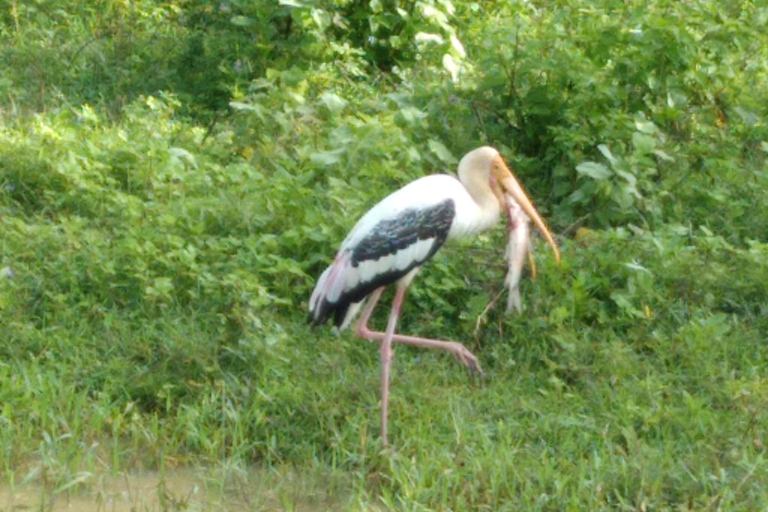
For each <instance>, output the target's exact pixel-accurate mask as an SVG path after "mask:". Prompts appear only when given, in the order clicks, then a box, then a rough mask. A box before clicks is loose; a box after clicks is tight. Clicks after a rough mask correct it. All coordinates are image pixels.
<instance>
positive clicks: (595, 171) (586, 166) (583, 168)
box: [576, 162, 612, 180]
mask: <svg viewBox="0 0 768 512" xmlns="http://www.w3.org/2000/svg"><path fill="white" fill-rule="evenodd" d="M576 172H578V173H579V174H581V175H582V176H587V177H589V178H592V179H593V180H605V179H608V178H610V177H611V175H612V173H611V171H610V169H608V168H607V167H606V166H605V165H603V164H599V163H597V162H584V163H582V164H579V165H577V166H576Z"/></svg>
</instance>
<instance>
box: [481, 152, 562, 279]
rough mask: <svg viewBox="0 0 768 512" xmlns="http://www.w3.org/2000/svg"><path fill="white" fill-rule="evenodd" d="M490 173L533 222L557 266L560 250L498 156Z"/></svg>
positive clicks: (504, 203) (503, 203)
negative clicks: (550, 250) (550, 249)
mask: <svg viewBox="0 0 768 512" xmlns="http://www.w3.org/2000/svg"><path fill="white" fill-rule="evenodd" d="M491 172H492V173H493V177H494V179H495V180H496V182H497V183H498V184H499V185H501V188H502V190H503V192H504V193H505V194H508V195H509V196H510V197H511V198H512V199H513V200H514V201H515V202H516V203H517V204H518V205H520V208H522V210H523V212H525V214H526V215H527V216H528V218H529V219H531V221H533V224H534V225H535V226H536V228H537V229H538V230H539V232H540V233H541V235H542V236H543V237H544V240H546V241H547V243H548V244H549V246H550V247H551V248H552V253H553V254H554V256H555V263H558V264H559V263H560V250H559V249H558V248H557V244H556V243H555V240H554V238H552V233H550V231H549V228H548V227H547V225H546V224H545V223H544V221H543V220H541V216H540V215H539V212H538V211H536V208H534V206H533V203H531V200H530V199H529V198H528V196H527V195H526V194H525V192H524V191H523V188H522V187H521V186H520V184H519V183H518V182H517V180H516V179H515V176H514V175H513V174H512V171H510V170H509V168H508V167H507V164H505V163H504V159H502V158H501V156H498V157H496V158H495V159H494V161H493V163H492V166H491ZM501 204H502V205H505V206H506V201H504V202H502V203H501Z"/></svg>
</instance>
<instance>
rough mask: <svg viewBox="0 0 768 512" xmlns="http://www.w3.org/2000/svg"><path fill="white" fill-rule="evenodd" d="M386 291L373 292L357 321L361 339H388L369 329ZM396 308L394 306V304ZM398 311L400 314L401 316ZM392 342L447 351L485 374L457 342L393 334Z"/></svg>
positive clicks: (471, 369) (381, 289)
mask: <svg viewBox="0 0 768 512" xmlns="http://www.w3.org/2000/svg"><path fill="white" fill-rule="evenodd" d="M383 291H384V288H383V287H382V288H379V289H378V290H376V291H375V292H373V293H372V294H371V296H370V298H369V299H368V304H366V305H365V309H364V310H363V314H362V315H360V319H359V320H358V321H357V324H355V334H357V335H358V336H360V337H361V338H364V339H367V340H378V341H383V340H384V338H385V337H386V333H385V332H381V331H372V330H371V329H370V328H369V327H368V321H369V320H370V318H371V314H372V313H373V309H374V308H375V307H376V303H377V302H378V301H379V299H380V298H381V293H382V292H383ZM403 294H405V289H403ZM395 300H397V295H396V296H395ZM400 303H402V297H400ZM393 307H394V304H393ZM399 312H400V311H399V309H398V314H399ZM392 341H393V342H396V343H405V344H407V345H416V346H419V347H427V348H439V349H442V350H446V351H448V352H450V353H451V354H453V356H454V357H456V359H458V360H459V361H461V362H462V363H464V365H465V366H466V367H467V368H468V369H469V370H470V371H476V372H478V373H479V374H480V375H482V374H483V370H482V369H481V368H480V362H479V361H478V360H477V358H476V357H475V356H474V355H473V354H472V352H470V351H469V350H467V348H466V347H465V346H464V345H462V344H461V343H457V342H455V341H442V340H433V339H430V338H418V337H416V336H406V335H403V334H394V333H393V334H392Z"/></svg>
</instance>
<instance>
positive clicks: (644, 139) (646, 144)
mask: <svg viewBox="0 0 768 512" xmlns="http://www.w3.org/2000/svg"><path fill="white" fill-rule="evenodd" d="M632 146H633V147H634V152H635V153H639V154H641V155H648V154H650V153H652V152H653V150H654V149H656V140H655V139H654V138H653V137H651V136H650V135H646V134H645V133H642V132H635V133H633V134H632Z"/></svg>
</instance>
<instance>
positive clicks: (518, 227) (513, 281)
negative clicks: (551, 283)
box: [491, 156, 560, 313]
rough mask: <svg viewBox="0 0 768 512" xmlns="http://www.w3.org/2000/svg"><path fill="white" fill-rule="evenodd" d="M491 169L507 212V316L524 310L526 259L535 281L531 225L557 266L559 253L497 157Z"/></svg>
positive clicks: (505, 282)
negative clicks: (537, 232)
mask: <svg viewBox="0 0 768 512" xmlns="http://www.w3.org/2000/svg"><path fill="white" fill-rule="evenodd" d="M491 169H492V173H493V180H494V181H495V182H496V183H498V184H499V185H500V190H498V191H496V194H497V196H500V197H499V198H498V199H499V202H500V204H502V205H503V207H504V210H505V212H506V216H507V230H508V233H509V242H508V243H507V248H506V260H507V266H508V269H507V275H506V277H505V279H504V284H505V285H506V286H507V289H508V290H509V295H508V296H507V313H510V312H511V311H512V310H513V309H514V310H516V311H517V312H518V313H521V312H522V310H523V306H522V302H521V300H520V278H521V276H522V273H523V265H524V264H525V259H526V256H527V258H528V263H529V264H530V267H531V275H532V276H533V277H536V265H535V264H534V261H533V256H532V253H531V250H532V246H531V238H530V232H531V230H530V222H531V221H533V223H534V224H535V225H536V227H537V228H538V229H539V231H540V232H541V234H542V235H543V236H544V239H545V240H546V241H547V243H548V244H549V246H550V247H551V248H552V252H553V253H554V256H555V262H557V263H560V252H559V250H558V248H557V244H556V243H555V241H554V239H553V238H552V234H551V233H550V231H549V229H548V228H547V226H546V224H544V221H543V220H542V219H541V216H540V215H539V212H537V211H536V208H534V206H533V203H531V200H530V199H529V198H528V196H527V195H526V194H525V192H524V191H523V189H522V187H521V186H520V184H519V183H518V182H517V180H516V179H515V177H514V175H513V174H512V172H511V171H510V170H509V168H508V167H507V166H506V164H505V163H504V160H502V158H501V157H500V156H499V157H497V158H496V159H495V160H494V162H493V164H492V167H491Z"/></svg>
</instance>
